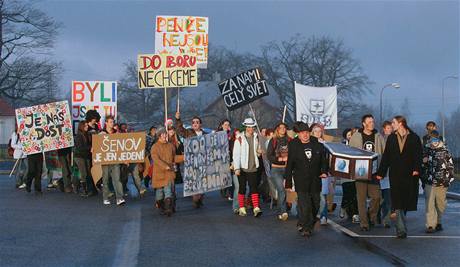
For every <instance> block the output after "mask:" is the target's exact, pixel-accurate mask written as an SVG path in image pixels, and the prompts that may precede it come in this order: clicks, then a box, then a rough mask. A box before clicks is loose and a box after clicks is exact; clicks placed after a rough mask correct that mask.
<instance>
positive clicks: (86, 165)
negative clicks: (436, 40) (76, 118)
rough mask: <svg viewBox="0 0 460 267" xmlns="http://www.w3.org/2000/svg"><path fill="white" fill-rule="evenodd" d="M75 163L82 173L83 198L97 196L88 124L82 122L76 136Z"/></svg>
mask: <svg viewBox="0 0 460 267" xmlns="http://www.w3.org/2000/svg"><path fill="white" fill-rule="evenodd" d="M74 162H75V164H76V165H77V168H78V171H79V172H80V185H81V188H82V189H83V192H82V193H81V194H80V195H81V196H82V197H87V196H90V195H91V196H93V195H97V190H96V187H95V186H94V183H93V179H92V178H91V176H90V174H91V172H90V165H91V163H90V162H91V146H90V144H89V136H88V123H87V122H86V121H80V122H79V123H78V130H77V135H76V136H75V153H74Z"/></svg>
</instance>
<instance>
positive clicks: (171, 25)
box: [155, 16, 209, 69]
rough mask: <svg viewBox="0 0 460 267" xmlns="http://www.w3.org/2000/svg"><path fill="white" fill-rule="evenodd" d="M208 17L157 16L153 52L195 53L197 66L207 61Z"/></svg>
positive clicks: (202, 66) (205, 65)
mask: <svg viewBox="0 0 460 267" xmlns="http://www.w3.org/2000/svg"><path fill="white" fill-rule="evenodd" d="M208 25H209V23H208V18H207V17H193V16H157V17H156V30H155V53H157V54H171V55H181V54H189V55H195V56H196V57H197V61H198V68H201V69H206V67H207V63H208Z"/></svg>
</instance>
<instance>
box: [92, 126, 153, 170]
mask: <svg viewBox="0 0 460 267" xmlns="http://www.w3.org/2000/svg"><path fill="white" fill-rule="evenodd" d="M92 140H93V144H92V148H93V164H94V165H98V164H99V165H110V164H120V163H142V162H144V156H145V133H143V132H138V133H117V134H97V135H93V137H92Z"/></svg>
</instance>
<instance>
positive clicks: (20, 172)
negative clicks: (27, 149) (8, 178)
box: [16, 158, 28, 186]
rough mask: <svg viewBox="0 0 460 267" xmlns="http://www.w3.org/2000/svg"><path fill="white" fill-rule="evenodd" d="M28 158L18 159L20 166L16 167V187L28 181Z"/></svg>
mask: <svg viewBox="0 0 460 267" xmlns="http://www.w3.org/2000/svg"><path fill="white" fill-rule="evenodd" d="M27 169H28V167H27V158H24V159H18V166H17V167H16V185H18V186H19V185H22V184H25V183H26V181H27V179H26V178H27Z"/></svg>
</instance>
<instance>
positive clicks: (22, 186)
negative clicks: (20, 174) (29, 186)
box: [18, 184, 26, 189]
mask: <svg viewBox="0 0 460 267" xmlns="http://www.w3.org/2000/svg"><path fill="white" fill-rule="evenodd" d="M18 188H19V189H23V188H26V184H22V185H20V186H18Z"/></svg>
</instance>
